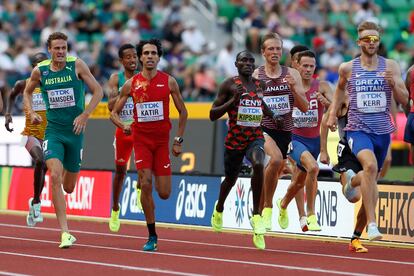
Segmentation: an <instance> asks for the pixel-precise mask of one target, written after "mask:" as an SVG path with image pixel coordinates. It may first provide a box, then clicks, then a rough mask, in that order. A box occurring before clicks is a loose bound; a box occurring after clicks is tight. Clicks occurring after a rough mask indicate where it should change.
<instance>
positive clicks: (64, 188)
mask: <svg viewBox="0 0 414 276" xmlns="http://www.w3.org/2000/svg"><path fill="white" fill-rule="evenodd" d="M74 189H75V186H70V187H67V186H63V190H64V191H65V192H66V193H67V194H71V193H72V192H73V190H74Z"/></svg>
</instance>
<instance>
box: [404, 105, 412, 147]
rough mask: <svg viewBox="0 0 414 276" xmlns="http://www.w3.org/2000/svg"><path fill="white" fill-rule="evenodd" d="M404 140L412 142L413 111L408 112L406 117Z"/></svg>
mask: <svg viewBox="0 0 414 276" xmlns="http://www.w3.org/2000/svg"><path fill="white" fill-rule="evenodd" d="M404 141H405V142H407V143H410V144H414V113H413V112H410V114H408V117H407V123H406V125H405V130H404Z"/></svg>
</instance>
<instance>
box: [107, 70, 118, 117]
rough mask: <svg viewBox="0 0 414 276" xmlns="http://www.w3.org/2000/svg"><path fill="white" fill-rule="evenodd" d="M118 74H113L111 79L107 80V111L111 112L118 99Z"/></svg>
mask: <svg viewBox="0 0 414 276" xmlns="http://www.w3.org/2000/svg"><path fill="white" fill-rule="evenodd" d="M118 82H119V78H118V74H117V73H114V74H112V75H111V77H110V78H109V80H108V86H109V95H108V109H109V111H112V108H114V105H115V102H116V99H117V98H118V94H119V93H118Z"/></svg>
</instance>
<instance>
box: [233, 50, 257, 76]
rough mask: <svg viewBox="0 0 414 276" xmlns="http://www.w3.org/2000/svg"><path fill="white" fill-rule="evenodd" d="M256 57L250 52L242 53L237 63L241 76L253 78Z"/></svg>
mask: <svg viewBox="0 0 414 276" xmlns="http://www.w3.org/2000/svg"><path fill="white" fill-rule="evenodd" d="M254 62H255V60H254V57H253V56H252V54H250V53H249V52H243V53H241V54H240V55H239V56H238V57H237V60H236V62H235V65H236V67H237V71H238V72H239V75H245V76H251V74H253V71H254Z"/></svg>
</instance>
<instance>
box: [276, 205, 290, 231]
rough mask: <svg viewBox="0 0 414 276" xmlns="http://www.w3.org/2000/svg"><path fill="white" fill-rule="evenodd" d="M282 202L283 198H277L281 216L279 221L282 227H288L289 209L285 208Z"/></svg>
mask: <svg viewBox="0 0 414 276" xmlns="http://www.w3.org/2000/svg"><path fill="white" fill-rule="evenodd" d="M281 203H282V199H281V198H279V199H278V200H277V207H278V208H279V217H278V219H277V221H278V222H279V226H280V228H282V229H286V228H288V226H289V216H288V212H287V209H283V208H282V206H281Z"/></svg>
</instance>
